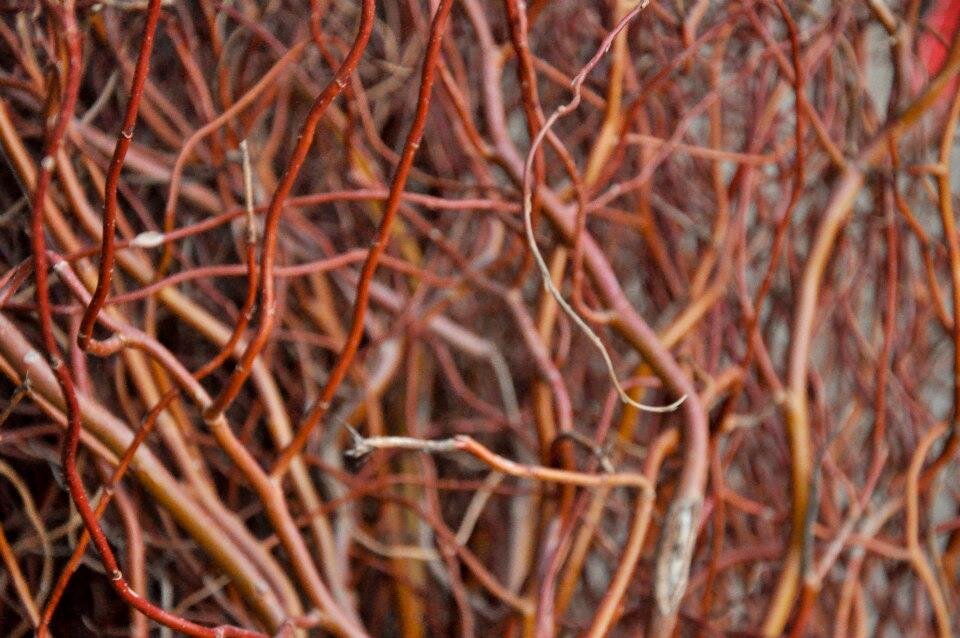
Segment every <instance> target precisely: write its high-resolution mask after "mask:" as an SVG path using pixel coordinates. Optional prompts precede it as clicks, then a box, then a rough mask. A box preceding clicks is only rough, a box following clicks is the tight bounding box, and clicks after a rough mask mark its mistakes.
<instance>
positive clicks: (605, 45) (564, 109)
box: [523, 0, 687, 412]
mask: <svg viewBox="0 0 960 638" xmlns="http://www.w3.org/2000/svg"><path fill="white" fill-rule="evenodd" d="M648 2H649V0H643V1H642V2H640V3H639V4H637V6H636V7H634V8H633V10H632V11H630V13H628V14H627V15H625V16H624V17H623V19H622V20H620V22H619V23H617V26H616V27H614V29H613V30H612V31H611V32H610V33H609V34H607V37H606V38H604V40H603V42H602V43H601V44H600V47H599V48H598V49H597V52H596V53H595V54H594V55H593V57H592V58H591V59H590V61H589V62H587V64H586V66H584V67H583V68H582V69H581V70H580V72H579V73H578V74H577V75H576V77H575V78H573V82H572V83H571V87H572V88H573V99H572V100H570V101H569V102H567V103H566V104H564V105H562V106H560V107H558V108H557V109H556V110H555V111H554V112H553V113H552V114H551V115H550V117H549V118H547V121H546V123H545V124H544V125H543V128H541V129H540V132H539V133H537V136H536V137H535V138H534V140H533V144H531V145H530V150H528V151H527V158H526V160H525V161H524V163H523V227H524V229H525V230H526V234H527V244H528V245H529V246H530V252H531V253H533V257H534V260H535V261H536V262H537V268H538V269H539V270H540V278H541V279H542V280H543V286H544V288H546V289H547V292H549V293H550V294H551V295H552V296H553V298H554V299H556V300H557V303H558V304H560V307H561V308H563V311H564V312H565V313H567V315H568V316H569V317H570V318H571V319H572V320H573V322H574V323H576V324H577V326H578V327H579V328H580V329H581V330H582V331H583V333H584V334H585V335H587V337H588V338H589V339H590V341H591V342H593V345H595V346H596V347H597V350H599V351H600V354H601V355H603V362H604V364H606V366H607V373H608V374H609V375H610V380H611V381H613V386H614V387H615V388H616V389H617V394H618V395H619V396H620V400H621V401H623V402H624V403H626V404H627V405H632V406H633V407H635V408H637V409H638V410H643V411H645V412H673V411H674V410H676V409H677V408H678V407H680V404H681V403H683V402H684V400H685V399H686V398H687V395H683V396H682V397H680V398H679V399H677V400H676V401H674V402H673V403H671V404H669V405H660V406H657V405H647V404H645V403H640V402H639V401H635V400H634V399H633V398H631V397H630V395H629V394H627V392H626V390H624V389H623V385H622V384H621V383H620V379H619V378H617V371H616V370H615V369H614V367H613V360H612V359H611V358H610V352H609V351H608V350H607V347H606V346H605V345H603V341H601V340H600V337H599V336H598V335H597V333H596V332H594V331H593V328H591V327H590V326H589V325H588V324H587V322H586V321H584V320H583V318H582V317H581V316H580V315H579V314H578V313H577V311H576V310H574V309H573V307H572V306H570V304H569V303H568V302H567V300H566V299H564V298H563V295H562V294H561V293H560V290H559V289H557V286H556V284H554V283H553V279H552V278H551V276H550V268H549V267H548V266H547V262H546V261H545V260H544V258H543V255H542V254H541V253H540V249H539V248H538V247H537V238H536V236H535V235H534V233H533V212H532V211H533V194H532V188H531V185H530V180H531V177H530V176H531V171H532V169H533V162H534V158H535V157H536V154H537V149H538V148H540V145H541V144H542V143H543V140H544V138H545V137H546V136H547V133H549V132H550V129H551V128H553V125H554V124H555V123H556V122H557V120H559V119H560V118H561V117H563V116H564V115H567V114H568V113H570V112H572V111H573V110H574V109H576V108H577V106H578V105H579V104H580V89H581V86H582V85H583V81H584V80H585V79H586V77H587V74H589V73H590V71H592V70H593V68H594V67H595V66H597V63H598V62H600V60H601V58H603V56H604V54H606V52H607V51H608V50H609V49H610V46H611V44H612V43H613V40H614V38H616V37H617V34H619V33H620V32H621V31H623V30H624V29H626V28H627V25H628V24H629V23H630V21H631V20H633V18H635V17H636V16H637V15H639V14H640V12H641V11H643V9H644V8H645V7H646V6H647V4H648Z"/></svg>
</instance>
